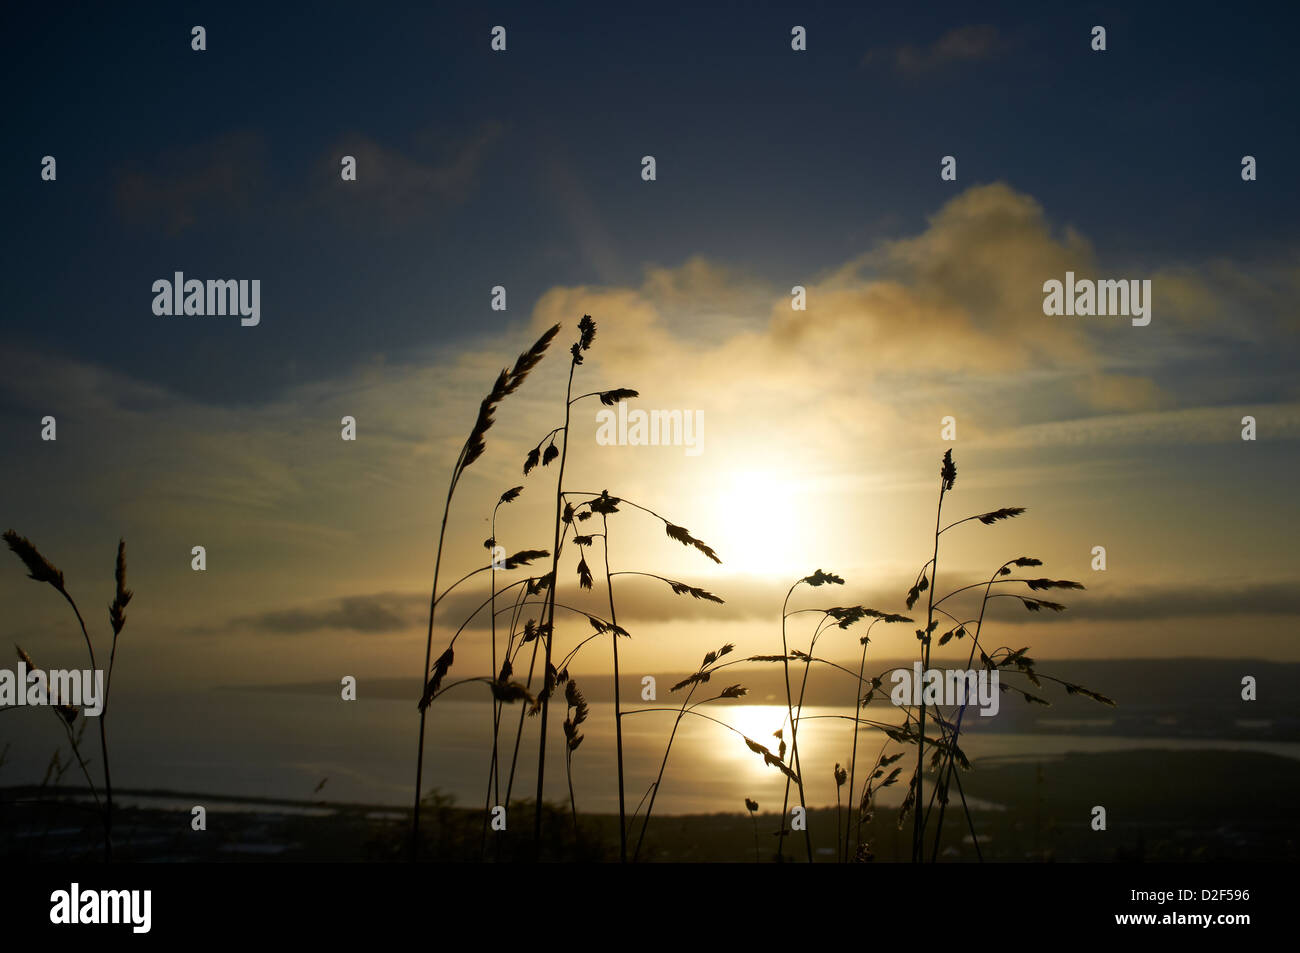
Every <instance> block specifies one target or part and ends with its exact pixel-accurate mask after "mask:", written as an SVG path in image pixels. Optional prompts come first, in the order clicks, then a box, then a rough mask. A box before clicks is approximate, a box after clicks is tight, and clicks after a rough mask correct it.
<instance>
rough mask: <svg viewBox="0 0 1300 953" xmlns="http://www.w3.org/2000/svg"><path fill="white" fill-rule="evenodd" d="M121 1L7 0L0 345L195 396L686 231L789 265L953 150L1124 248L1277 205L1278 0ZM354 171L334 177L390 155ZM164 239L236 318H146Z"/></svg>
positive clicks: (687, 249)
mask: <svg viewBox="0 0 1300 953" xmlns="http://www.w3.org/2000/svg"><path fill="white" fill-rule="evenodd" d="M146 9H147V8H143V7H140V8H133V9H132V11H131V14H130V15H129V16H128V15H124V14H123V12H122V11H117V10H113V11H109V10H105V9H94V8H91V9H88V10H84V11H69V10H67V9H57V8H56V9H45V8H40V9H38V8H27V9H25V10H23V11H21V12H20V13H18V14H16V15H15V16H14V17H13V18H11V21H10V28H9V29H8V30H7V31H6V32H7V33H8V36H9V39H8V41H7V45H8V49H7V50H6V57H5V64H4V67H3V69H4V71H5V73H6V86H7V88H9V89H10V90H11V94H12V96H11V102H12V108H11V111H10V114H9V117H8V119H7V124H8V128H9V132H10V135H9V137H8V138H9V140H10V143H11V145H10V148H8V149H6V150H5V155H4V159H3V163H4V170H5V175H4V181H5V183H6V185H5V191H6V192H7V193H8V194H7V196H6V207H7V208H8V209H9V214H10V216H11V218H12V220H14V221H19V222H22V223H23V228H22V230H21V232H11V234H10V242H9V243H8V244H9V252H8V254H7V255H6V256H5V264H4V266H3V268H4V270H5V272H6V273H7V279H8V280H7V281H6V288H7V290H8V293H9V304H10V306H9V307H8V308H7V309H6V313H5V315H4V317H3V318H0V320H3V322H4V324H5V334H6V338H7V339H8V340H9V341H10V343H14V344H22V345H25V346H30V347H34V348H39V349H41V350H46V351H49V350H57V351H59V352H62V353H66V354H68V355H69V356H75V357H76V358H79V359H93V360H102V361H108V362H111V363H112V364H113V365H114V366H116V367H118V368H120V369H123V370H126V371H127V372H129V373H130V374H131V375H132V376H134V377H137V378H139V379H142V380H147V381H153V382H157V383H160V384H164V385H166V386H167V387H169V388H175V389H177V390H179V391H181V392H183V393H186V394H190V395H192V396H194V397H196V398H199V399H202V400H205V401H216V402H220V403H227V404H238V403H240V402H242V401H247V400H252V399H257V398H263V397H266V396H267V395H269V394H272V393H274V392H276V391H277V390H278V389H279V388H282V387H284V386H286V385H290V384H295V383H302V382H304V381H308V380H313V379H320V378H326V377H329V376H331V375H334V374H337V373H339V372H341V371H343V370H344V369H346V368H347V367H348V366H349V365H350V364H351V363H352V362H354V361H355V360H356V359H357V358H358V356H360V355H372V354H383V355H385V356H386V358H387V359H388V360H390V361H399V362H400V361H403V360H406V359H408V358H410V357H411V355H414V354H419V355H423V354H425V353H426V352H427V351H428V349H430V348H434V349H437V348H445V347H448V346H451V345H455V344H456V343H458V342H464V341H465V340H467V339H472V338H475V337H477V336H478V335H481V334H484V333H488V334H491V333H496V332H499V331H501V330H503V329H504V328H505V327H506V326H507V325H508V320H507V318H506V316H503V315H501V314H498V313H494V312H492V311H490V310H489V309H488V308H487V290H488V289H489V288H490V287H492V286H493V285H496V284H505V285H506V286H507V287H508V288H509V289H510V293H511V304H512V312H511V314H512V315H513V314H518V313H523V312H524V310H525V309H526V308H528V307H531V306H532V304H533V303H534V302H535V301H536V299H537V298H538V297H539V296H540V295H541V294H542V293H544V292H545V290H546V289H547V288H549V287H552V286H554V285H566V284H578V283H591V282H595V283H604V284H617V283H631V282H635V281H637V280H638V278H639V276H640V274H641V270H642V268H643V267H644V266H645V265H646V264H648V263H654V264H660V265H666V266H675V265H679V264H681V263H682V262H683V261H685V260H686V259H688V258H690V257H691V256H693V255H699V256H703V257H706V258H708V259H709V260H711V261H715V262H718V263H721V264H726V265H732V266H736V267H743V268H746V269H748V270H751V271H753V272H754V273H756V274H759V275H763V276H765V277H767V278H769V279H770V280H771V281H772V282H773V283H774V284H775V285H783V284H790V285H792V284H794V283H797V282H800V281H804V282H805V283H806V281H807V280H809V278H808V276H810V275H816V274H817V273H819V272H821V271H822V270H824V269H825V268H827V267H829V266H831V265H833V264H834V263H837V262H841V261H844V260H846V259H848V258H850V257H852V256H854V255H855V254H858V253H860V252H861V251H863V250H865V249H867V248H869V247H871V246H872V245H873V244H874V243H876V242H878V241H880V240H883V239H886V238H890V237H894V236H896V235H898V234H899V233H910V232H914V231H916V230H918V229H919V228H921V227H923V225H924V222H925V220H926V217H927V216H929V215H931V214H933V213H934V212H935V211H936V209H937V208H938V207H939V206H940V205H941V204H942V203H943V202H944V201H945V200H946V199H947V198H949V197H951V196H952V195H953V194H955V193H956V192H958V191H960V189H961V188H964V187H967V186H969V185H972V184H977V183H988V182H997V181H1001V182H1006V183H1008V184H1009V185H1011V186H1012V187H1013V188H1015V189H1017V190H1019V191H1023V192H1025V193H1027V194H1030V195H1033V196H1034V197H1035V198H1036V199H1037V200H1038V201H1039V202H1040V203H1042V205H1043V206H1044V208H1045V209H1046V211H1047V213H1048V215H1049V216H1050V218H1051V219H1052V221H1053V222H1054V223H1056V225H1057V226H1058V227H1074V228H1077V229H1078V230H1079V231H1080V232H1082V233H1083V234H1084V235H1086V236H1087V237H1088V239H1089V240H1090V241H1092V242H1093V243H1094V245H1095V247H1096V249H1097V253H1098V257H1099V259H1100V261H1101V262H1102V263H1104V262H1106V261H1107V260H1112V261H1117V262H1122V263H1124V266H1125V267H1134V266H1140V267H1144V268H1148V269H1149V268H1154V267H1158V266H1160V265H1163V264H1166V263H1169V262H1171V261H1188V260H1197V259H1201V258H1208V257H1213V256H1216V255H1220V254H1222V253H1223V251H1224V250H1225V249H1229V248H1230V249H1232V250H1233V252H1234V254H1236V255H1238V256H1246V257H1251V256H1253V255H1256V254H1260V255H1269V254H1272V253H1274V252H1275V251H1276V249H1277V243H1278V242H1279V241H1281V240H1293V239H1294V222H1295V221H1296V220H1297V213H1298V212H1300V199H1298V197H1297V190H1296V189H1295V188H1294V186H1293V184H1292V181H1291V180H1292V176H1291V175H1290V174H1289V173H1288V169H1287V163H1288V161H1289V160H1288V157H1289V156H1293V155H1295V154H1296V153H1297V146H1298V143H1297V132H1296V124H1295V123H1294V121H1292V118H1293V117H1292V116H1291V112H1292V109H1291V107H1292V104H1293V96H1294V89H1295V84H1294V67H1293V66H1292V65H1291V59H1292V53H1291V49H1290V44H1289V39H1288V38H1289V37H1290V36H1291V34H1292V32H1293V29H1292V28H1293V26H1294V19H1295V15H1294V12H1293V11H1286V12H1285V13H1284V18H1285V19H1284V20H1275V21H1274V22H1273V23H1272V26H1271V27H1270V28H1269V29H1260V23H1261V17H1260V15H1259V13H1258V11H1257V10H1255V9H1253V8H1252V9H1249V10H1248V9H1245V8H1241V9H1226V8H1222V7H1220V8H1213V7H1210V6H1202V7H1198V6H1193V5H1182V4H1180V5H1167V6H1156V5H1144V6H1143V8H1142V9H1140V10H1137V11H1133V10H1126V9H1124V8H1123V7H1122V6H1119V5H1116V6H1105V5H1100V6H1095V7H1091V8H1089V7H1083V8H1081V9H1079V10H1075V11H1072V12H1068V13H1067V12H1063V11H1058V10H1056V9H1055V8H1052V9H1050V10H1043V9H1042V8H1041V6H1040V5H994V6H991V7H988V8H985V9H981V10H980V11H978V12H976V11H971V10H969V9H967V8H966V7H964V6H962V5H944V4H938V5H933V6H930V7H927V11H926V16H923V17H919V16H917V15H916V13H915V11H913V10H910V9H904V8H899V9H897V10H893V11H889V10H876V9H866V8H863V7H862V6H861V5H854V4H807V5H797V6H793V7H791V6H777V5H770V4H760V5H757V6H756V7H755V8H751V6H750V5H747V6H746V8H745V10H746V12H745V14H744V15H743V16H742V15H740V12H739V11H738V9H737V8H733V7H731V6H728V5H720V6H715V7H707V8H704V9H692V10H690V11H683V12H681V13H677V14H675V15H674V14H672V13H671V12H660V11H659V10H658V8H656V10H655V11H652V12H645V13H642V14H635V13H628V12H626V11H623V10H621V9H618V8H610V7H609V6H608V5H594V4H593V5H587V6H582V5H575V6H567V7H564V8H562V9H560V10H556V11H552V12H547V11H545V10H541V9H538V8H536V7H535V6H530V5H520V6H518V7H512V6H510V5H496V6H494V7H492V8H491V10H490V11H485V10H476V9H474V8H473V6H471V5H462V6H461V7H458V8H457V7H435V6H432V5H425V4H420V5H408V6H406V7H405V8H404V7H403V6H401V5H398V6H395V7H392V8H389V9H388V10H386V11H384V12H383V15H381V16H373V15H372V14H371V12H370V11H369V9H367V10H366V11H365V12H364V13H363V11H362V10H361V9H360V8H354V7H351V6H349V5H322V6H320V7H318V8H316V9H314V10H313V11H312V12H311V13H310V14H301V13H300V14H292V15H291V14H289V13H286V12H283V11H274V10H268V9H267V8H265V7H264V6H262V5H245V6H240V5H224V4H223V5H221V6H220V7H206V6H204V5H198V4H194V5H163V6H159V7H157V8H155V10H156V12H154V13H146V12H144V11H145V10H146ZM194 23H202V24H203V25H205V26H206V28H207V30H208V38H209V39H208V43H209V48H208V51H207V52H205V53H195V52H192V51H191V50H190V48H189V43H188V36H189V27H190V26H191V25H192V24H194ZM497 23H501V24H502V25H505V26H506V27H507V30H508V40H509V49H508V52H507V53H506V54H504V55H500V54H493V53H492V52H491V51H490V50H489V48H488V39H489V36H488V31H489V29H490V27H491V26H493V25H495V24H497ZM796 23H797V24H801V25H805V26H806V27H807V28H808V31H809V46H810V48H809V51H808V52H807V53H805V54H794V53H792V52H791V51H790V50H789V30H790V26H791V25H792V24H796ZM1094 23H1100V24H1102V25H1105V26H1106V27H1107V29H1108V47H1109V48H1108V50H1107V51H1106V52H1105V53H1094V52H1092V51H1091V50H1090V49H1089V45H1088V41H1089V30H1090V28H1091V26H1092V25H1093V24H1094ZM963 30H964V31H967V35H968V38H969V42H968V44H967V45H965V46H962V45H961V44H960V43H957V44H955V45H954V44H952V43H950V44H949V45H948V46H945V45H944V43H943V40H944V37H945V36H950V35H951V34H953V33H954V31H957V33H958V36H959V37H960V35H961V31H963ZM945 51H946V52H945ZM365 143H369V144H371V145H372V146H373V148H375V149H379V150H383V153H384V155H386V156H391V157H392V158H393V160H394V161H400V162H401V163H403V164H402V166H401V171H402V173H403V182H404V184H403V185H402V186H401V187H402V188H405V189H407V192H406V193H404V195H405V198H403V199H400V200H397V201H396V202H395V203H394V205H390V204H386V203H384V202H379V203H376V202H370V201H367V199H366V198H365V197H363V198H361V199H357V197H356V196H355V195H352V196H349V195H348V194H347V191H346V190H347V189H348V188H349V187H348V186H346V185H344V184H343V183H341V182H339V181H338V177H337V157H338V155H340V154H342V153H344V152H346V151H351V152H360V151H361V150H362V149H363V148H365V145H364V144H365ZM1247 153H1249V154H1254V155H1256V156H1257V157H1258V158H1259V160H1260V170H1261V171H1260V179H1259V181H1257V182H1255V183H1251V184H1249V185H1246V184H1244V183H1242V182H1241V181H1240V178H1239V176H1238V174H1237V171H1238V165H1239V161H1240V157H1241V155H1243V154H1247ZM44 154H53V155H55V156H56V157H57V159H58V162H59V180H58V185H57V188H49V187H46V185H45V183H42V182H41V181H40V180H39V178H38V177H37V176H36V174H35V170H36V169H37V163H38V161H39V159H40V156H41V155H44ZM643 154H653V155H655V156H656V158H657V160H658V164H659V180H658V181H657V182H656V183H654V184H653V186H647V185H646V184H645V183H642V182H641V181H640V179H639V175H638V173H639V168H640V167H639V160H640V157H641V156H642V155H643ZM946 154H952V155H955V156H956V157H957V159H958V172H959V179H958V182H957V183H944V182H941V181H939V178H938V174H937V170H938V162H939V158H940V157H941V156H942V155H946ZM374 174H375V169H374V167H373V166H372V167H370V168H367V167H366V165H365V164H364V163H363V166H362V169H361V178H362V181H361V182H359V183H357V185H358V186H368V187H370V188H374V189H391V188H392V185H391V184H390V183H384V184H383V185H380V184H379V183H376V184H375V185H374V186H369V183H368V182H367V180H371V181H373V180H374ZM395 174H396V173H395ZM353 191H354V192H362V189H360V188H354V189H353ZM365 194H367V195H368V194H371V193H365ZM149 196H155V198H153V199H150V198H149ZM157 196H162V198H158V197H157ZM403 209H404V211H403ZM178 210H183V213H184V214H182V211H178ZM177 269H181V270H186V271H188V272H189V273H190V274H191V275H192V276H195V277H212V276H225V275H240V276H244V275H247V276H250V277H260V278H261V279H262V281H263V285H264V295H265V303H264V309H265V311H266V312H267V314H268V318H267V320H266V321H265V323H264V326H263V327H262V328H260V329H259V330H258V332H257V337H256V340H255V341H253V340H252V339H251V338H249V337H248V336H246V334H241V333H240V332H239V330H238V328H232V327H230V326H228V325H213V324H204V323H197V324H196V323H191V324H188V325H182V324H179V323H177V324H172V325H160V323H159V322H158V321H155V320H153V316H152V315H151V314H150V312H149V310H148V308H147V303H148V300H149V294H148V289H149V284H150V282H151V281H152V280H153V279H154V278H156V277H160V276H164V275H170V273H171V272H172V271H174V270H177Z"/></svg>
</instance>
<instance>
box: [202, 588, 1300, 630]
mask: <svg viewBox="0 0 1300 953" xmlns="http://www.w3.org/2000/svg"><path fill="white" fill-rule="evenodd" d="M976 581H978V580H974V579H972V580H971V582H976ZM964 584H965V583H963V585H964ZM706 588H710V589H712V590H713V591H715V592H716V594H717V595H719V596H722V597H723V598H725V599H726V600H727V601H726V603H725V604H723V605H718V604H716V603H712V602H703V601H698V600H695V599H692V598H691V597H689V596H677V595H674V594H673V593H672V592H671V591H670V590H669V589H668V588H667V586H665V585H664V584H663V583H660V582H658V581H657V580H654V579H638V580H635V581H634V580H632V579H631V578H630V577H624V578H622V579H620V581H619V583H618V584H617V592H618V616H619V622H620V623H621V624H623V625H624V626H625V627H628V628H632V627H634V626H635V625H636V624H637V623H661V622H673V621H692V622H710V621H717V622H724V621H725V622H738V621H745V620H749V619H754V620H776V619H777V618H778V617H779V614H780V607H781V599H782V598H783V596H784V590H780V591H778V590H779V589H780V587H777V586H774V585H772V584H771V583H767V582H763V581H760V580H752V579H733V580H721V581H719V582H718V583H717V584H716V585H715V584H710V586H708V587H706ZM895 589H897V587H895ZM895 589H889V590H885V589H880V590H872V591H867V592H864V591H863V590H861V589H855V588H854V587H852V586H845V587H840V586H835V587H833V589H808V590H806V591H805V590H802V589H800V590H796V593H795V597H794V598H793V599H792V600H791V603H790V607H791V609H802V608H806V607H815V608H818V609H822V608H829V607H832V606H843V605H866V606H869V607H871V608H876V609H880V610H881V611H888V612H901V613H903V614H911V615H913V616H914V617H916V618H920V617H921V616H922V615H924V613H925V607H924V606H923V605H921V606H917V607H916V609H915V610H914V611H913V612H912V613H908V612H907V611H906V609H905V608H904V607H903V605H902V602H903V598H904V593H903V592H902V591H895ZM1000 589H1001V591H1003V592H1006V593H1011V592H1016V593H1024V594H1025V595H1028V596H1030V597H1039V598H1046V599H1050V600H1052V601H1056V602H1064V603H1066V604H1067V605H1068V606H1069V608H1068V609H1067V611H1066V612H1064V613H1062V614H1061V616H1060V618H1062V619H1076V620H1093V621H1098V622H1141V621H1148V620H1156V619H1184V618H1197V617H1202V616H1226V615H1248V616H1260V615H1284V616H1285V615H1300V582H1271V583H1242V584H1240V585H1224V586H1218V587H1184V586H1155V587H1148V588H1142V589H1133V590H1131V591H1114V590H1111V589H1110V588H1109V587H1107V588H1105V589H1102V590H1094V591H1084V592H1077V591H1075V592H1065V593H1064V595H1062V594H1060V593H1058V592H1056V591H1052V590H1049V591H1045V592H1037V593H1034V592H1028V591H1026V590H1025V589H1024V587H1023V586H1018V587H1012V586H1003V587H1000ZM968 598H969V599H972V600H973V601H975V603H976V606H975V607H976V608H978V599H979V593H978V592H973V593H971V594H970V595H969V596H968ZM602 599H603V596H601V595H599V594H597V593H580V592H577V591H576V590H575V591H572V592H565V593H562V594H561V599H560V601H561V603H562V604H563V605H566V606H571V607H573V608H575V609H580V610H585V611H587V612H591V613H592V614H593V615H596V616H599V617H602V618H603V617H605V616H606V615H607V612H608V606H607V604H605V603H604V602H603V601H602ZM428 600H429V596H428V594H427V593H421V592H405V593H402V592H380V593H373V594H368V595H353V596H343V597H341V598H336V599H330V600H327V601H324V602H321V603H317V604H314V605H310V606H304V607H298V608H292V609H279V610H275V611H272V612H264V613H259V614H256V615H246V616H239V617H236V618H233V619H231V620H230V621H229V622H228V623H226V624H225V625H222V626H218V627H216V628H215V629H206V630H204V631H205V632H209V633H211V632H215V631H231V630H236V629H246V630H254V631H261V632H266V633H269V634H274V635H299V634H305V633H311V632H319V631H338V632H355V633H358V634H364V635H387V634H398V633H403V632H409V631H411V630H413V629H418V628H420V627H422V626H424V625H425V624H426V623H427V620H428V611H429V601H428ZM485 600H486V596H485V595H483V593H482V592H472V593H471V592H465V593H456V594H453V595H451V596H448V597H447V598H446V599H445V600H444V601H442V602H441V603H439V606H438V620H439V627H440V628H445V627H448V626H452V625H460V623H461V622H463V621H464V620H465V619H466V618H467V617H468V616H469V615H470V613H472V612H475V610H479V609H480V606H482V605H483V603H484V602H485ZM1001 602H1002V603H1003V604H1004V605H1005V608H1003V609H1001V610H1000V611H998V610H993V611H995V612H996V614H995V615H994V616H991V618H996V620H997V621H998V622H999V624H1005V623H1017V622H1037V621H1043V620H1046V619H1051V618H1055V617H1056V615H1055V613H1051V612H1046V611H1044V612H1029V611H1025V610H1022V609H1021V608H1020V607H1019V605H1018V604H1017V603H1015V602H1014V601H1013V600H1010V599H1007V600H1001ZM992 605H994V606H997V605H998V603H992ZM513 606H514V591H512V592H510V593H508V594H506V595H503V596H501V597H500V598H499V600H498V605H497V608H498V613H499V616H498V617H499V618H500V619H502V620H505V621H504V622H503V624H505V623H506V622H508V619H509V618H510V615H511V614H512V612H513ZM541 608H542V607H541V604H540V602H533V603H530V604H527V605H525V606H524V608H523V610H522V612H521V615H520V618H521V620H526V619H529V618H533V619H536V618H538V617H539V616H540V614H541ZM568 614H571V613H569V612H568V611H567V610H562V611H561V617H563V616H564V615H568ZM487 627H488V614H487V610H486V609H483V610H482V611H479V612H478V614H477V615H476V616H475V618H474V620H473V622H472V623H471V624H470V625H468V626H467V627H466V628H469V629H473V630H481V629H485V628H487Z"/></svg>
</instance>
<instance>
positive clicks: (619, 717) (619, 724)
mask: <svg viewBox="0 0 1300 953" xmlns="http://www.w3.org/2000/svg"><path fill="white" fill-rule="evenodd" d="M600 526H601V533H602V539H601V542H602V544H603V547H602V548H603V549H604V550H605V589H606V590H608V592H609V621H610V623H611V624H613V625H615V626H617V625H618V613H617V612H616V610H615V609H614V580H613V574H612V573H611V572H610V571H609V520H608V518H607V516H606V514H604V513H601V514H600ZM610 641H611V642H612V643H613V646H614V744H615V747H616V748H617V751H618V860H619V863H621V864H626V863H627V800H626V798H625V795H624V793H623V707H622V703H621V700H620V696H619V683H618V679H619V676H618V630H617V629H612V630H611V632H610Z"/></svg>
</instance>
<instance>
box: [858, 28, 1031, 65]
mask: <svg viewBox="0 0 1300 953" xmlns="http://www.w3.org/2000/svg"><path fill="white" fill-rule="evenodd" d="M1006 48H1007V43H1006V41H1004V40H1003V38H1002V35H1001V34H1000V33H999V32H998V28H997V27H995V26H990V25H987V24H978V25H970V26H962V27H957V28H956V29H953V30H949V31H948V32H947V33H945V34H943V35H942V36H941V37H939V38H938V39H937V40H935V41H934V42H933V43H931V44H930V45H929V46H922V47H917V46H912V45H911V44H906V45H903V46H899V47H894V48H877V49H873V50H870V51H869V52H868V53H867V54H866V55H865V56H864V57H863V62H864V63H871V62H876V61H884V62H889V63H892V65H893V66H894V68H895V69H897V70H898V71H899V72H900V73H905V74H909V75H917V74H920V73H928V72H932V71H934V70H937V69H940V68H942V67H945V66H951V65H954V64H957V63H973V62H978V61H980V60H988V59H991V58H993V57H994V56H996V55H997V54H999V53H1001V52H1002V51H1003V50H1005V49H1006Z"/></svg>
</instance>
